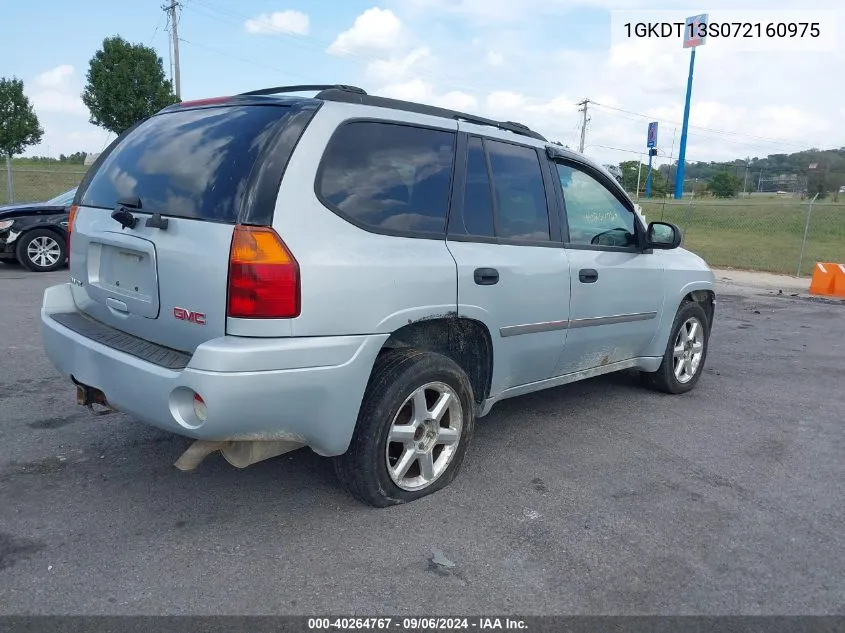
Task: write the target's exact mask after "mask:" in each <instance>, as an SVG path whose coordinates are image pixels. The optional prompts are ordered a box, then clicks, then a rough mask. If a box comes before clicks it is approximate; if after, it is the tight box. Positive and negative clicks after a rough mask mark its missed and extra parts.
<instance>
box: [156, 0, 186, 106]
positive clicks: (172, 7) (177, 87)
mask: <svg viewBox="0 0 845 633" xmlns="http://www.w3.org/2000/svg"><path fill="white" fill-rule="evenodd" d="M178 6H180V4H179V3H178V2H176V0H170V4H169V5H166V6H163V7H162V8H161V9H162V11H168V12H170V36H171V40H172V46H173V67H174V70H173V91H174V92H175V93H176V98H177V99H181V98H182V82H181V77H180V73H179V33H178V32H177V30H176V25H177V23H178V22H179V19H178V17H177V15H176V7H178Z"/></svg>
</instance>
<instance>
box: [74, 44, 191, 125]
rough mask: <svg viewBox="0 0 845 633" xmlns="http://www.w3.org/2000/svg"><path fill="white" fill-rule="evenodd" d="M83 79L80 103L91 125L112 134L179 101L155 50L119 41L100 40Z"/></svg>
mask: <svg viewBox="0 0 845 633" xmlns="http://www.w3.org/2000/svg"><path fill="white" fill-rule="evenodd" d="M87 79H88V82H87V84H86V85H85V90H84V91H83V92H82V101H83V103H84V104H85V105H86V106H87V107H88V110H89V112H90V113H91V118H90V121H91V123H93V124H94V125H99V126H100V127H102V128H105V129H107V130H109V131H110V132H114V133H115V134H121V133H122V132H124V131H126V130H127V129H129V128H130V127H132V126H133V125H134V124H135V123H137V122H138V121H140V120H142V119H146V118H147V117H149V116H152V115H153V114H155V113H156V112H158V111H159V110H161V109H162V108H163V107H165V106H168V105H171V104H173V103H177V102H178V101H179V99H177V98H176V96H175V95H174V94H173V88H172V86H171V84H170V82H169V81H168V80H167V79H165V76H164V67H163V64H162V60H161V57H159V56H158V54H156V52H155V50H154V49H152V48H150V47H148V46H144V45H143V44H131V43H129V42H127V41H126V40H124V39H123V38H121V37H108V38H106V39H105V40H103V47H102V49H100V50H98V51H97V52H96V53H95V54H94V56H93V57H92V58H91V61H90V62H89V64H88V75H87Z"/></svg>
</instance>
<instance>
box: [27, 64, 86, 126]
mask: <svg viewBox="0 0 845 633" xmlns="http://www.w3.org/2000/svg"><path fill="white" fill-rule="evenodd" d="M74 75H75V71H74V68H73V66H71V65H70V64H62V65H61V66H56V67H55V68H51V69H50V70H46V71H44V72H42V73H39V74H37V75H36V76H35V80H34V82H33V84H34V85H35V87H34V88H33V89H29V88H28V87H27V90H26V92H27V95H28V96H29V98H30V100H31V101H32V105H33V107H34V108H35V112H36V114H38V115H41V114H42V113H46V112H60V113H65V114H74V115H80V116H87V115H88V108H86V107H85V104H84V103H82V99H81V98H80V96H79V95H80V93H81V91H82V90H81V87H80V86H79V85H78V82H77V81H75V76H74Z"/></svg>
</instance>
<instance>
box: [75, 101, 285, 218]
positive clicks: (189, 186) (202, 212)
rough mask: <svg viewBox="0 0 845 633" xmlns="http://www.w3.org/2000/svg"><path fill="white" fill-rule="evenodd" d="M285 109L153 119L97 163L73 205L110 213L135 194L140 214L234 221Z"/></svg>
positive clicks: (170, 115)
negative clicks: (78, 200)
mask: <svg viewBox="0 0 845 633" xmlns="http://www.w3.org/2000/svg"><path fill="white" fill-rule="evenodd" d="M288 111H289V109H288V108H286V107H281V106H231V107H219V108H200V109H196V110H184V111H176V112H172V113H167V114H161V115H157V116H154V117H152V118H150V119H148V120H147V121H145V122H143V123H142V124H141V125H139V126H138V127H137V128H136V129H135V130H133V131H132V132H130V133H129V134H128V135H127V136H126V138H125V139H123V141H121V142H120V144H119V145H117V147H115V148H114V150H112V152H111V153H110V154H109V155H108V156H107V157H106V158H105V160H104V161H103V163H102V164H101V165H100V167H99V169H98V170H97V173H96V174H94V176H93V178H92V179H91V182H90V183H89V185H88V187H87V189H86V190H85V192H84V193H83V195H82V199H81V201H80V203H81V204H82V205H84V206H89V207H102V208H106V209H113V208H115V207H116V206H117V203H118V200H120V199H121V198H125V197H134V196H137V197H139V198H140V199H141V205H142V210H143V211H144V212H147V213H161V214H163V215H168V216H173V217H183V218H195V219H201V220H211V221H215V222H229V223H234V222H236V221H237V218H238V212H239V211H240V209H241V206H242V204H243V203H244V200H245V196H246V193H247V183H248V180H249V176H250V173H251V171H252V168H253V165H254V164H255V160H256V158H257V157H258V155H259V153H260V152H261V150H262V149H263V148H264V146H265V145H266V143H267V141H268V139H269V138H270V137H271V136H272V133H273V130H274V126H275V124H276V123H278V121H279V120H280V118H282V117H284V116H285V115H286V113H287V112H288Z"/></svg>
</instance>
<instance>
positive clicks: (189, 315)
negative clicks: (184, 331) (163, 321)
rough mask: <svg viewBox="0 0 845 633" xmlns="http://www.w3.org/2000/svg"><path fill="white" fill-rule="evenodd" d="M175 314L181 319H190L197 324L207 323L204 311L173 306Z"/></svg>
mask: <svg viewBox="0 0 845 633" xmlns="http://www.w3.org/2000/svg"><path fill="white" fill-rule="evenodd" d="M173 316H174V317H175V318H177V319H179V320H180V321H190V322H191V323H196V324H197V325H205V315H204V314H203V313H202V312H194V311H192V310H186V309H185V308H173Z"/></svg>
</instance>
